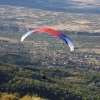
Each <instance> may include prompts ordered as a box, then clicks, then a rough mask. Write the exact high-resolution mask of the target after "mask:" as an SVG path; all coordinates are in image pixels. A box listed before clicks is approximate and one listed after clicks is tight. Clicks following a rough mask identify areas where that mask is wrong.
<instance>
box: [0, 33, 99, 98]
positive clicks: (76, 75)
mask: <svg viewBox="0 0 100 100" xmlns="http://www.w3.org/2000/svg"><path fill="white" fill-rule="evenodd" d="M22 34H23V33H14V32H13V33H12V32H10V33H8V32H0V36H1V37H0V91H1V92H8V93H17V94H19V95H20V96H23V95H25V94H27V93H30V94H38V95H39V96H40V97H43V98H48V99H50V100H100V94H99V92H100V63H99V60H100V53H99V51H98V52H96V51H95V49H99V48H100V47H99V43H100V40H99V38H100V37H99V36H93V35H91V36H88V35H86V34H85V35H77V34H75V33H73V34H71V32H69V33H68V36H70V37H71V38H72V39H73V40H74V43H75V51H74V52H72V53H71V52H70V51H69V48H68V46H67V45H66V44H64V45H63V43H62V42H61V41H60V40H57V39H56V38H55V37H52V36H49V35H46V34H43V33H42V34H32V35H31V36H30V37H28V38H26V40H25V41H24V42H23V43H20V37H21V35H22ZM11 37H13V38H11ZM85 49H87V51H85ZM81 50H83V51H81ZM44 72H46V74H47V78H46V80H43V79H42V78H41V75H42V74H43V73H44Z"/></svg>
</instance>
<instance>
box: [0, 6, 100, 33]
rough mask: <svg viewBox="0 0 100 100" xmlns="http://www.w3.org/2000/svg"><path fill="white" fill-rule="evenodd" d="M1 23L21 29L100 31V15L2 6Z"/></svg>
mask: <svg viewBox="0 0 100 100" xmlns="http://www.w3.org/2000/svg"><path fill="white" fill-rule="evenodd" d="M0 24H1V26H5V27H6V26H9V27H10V26H12V27H13V26H18V27H19V28H20V29H19V30H20V31H23V30H28V29H30V28H37V27H50V28H54V29H57V30H69V31H76V32H77V31H84V32H100V15H99V14H91V13H68V12H52V11H45V10H40V9H32V8H25V7H13V6H0Z"/></svg>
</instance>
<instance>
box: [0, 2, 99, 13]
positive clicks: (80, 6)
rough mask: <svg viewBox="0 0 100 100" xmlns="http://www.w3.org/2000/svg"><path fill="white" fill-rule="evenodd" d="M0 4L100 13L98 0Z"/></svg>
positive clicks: (4, 3)
mask: <svg viewBox="0 0 100 100" xmlns="http://www.w3.org/2000/svg"><path fill="white" fill-rule="evenodd" d="M0 5H10V6H21V7H30V8H37V9H43V10H49V11H60V12H72V13H80V12H81V13H97V14H100V7H99V5H100V1H99V0H84V1H83V0H63V1H62V0H9V1H7V0H0Z"/></svg>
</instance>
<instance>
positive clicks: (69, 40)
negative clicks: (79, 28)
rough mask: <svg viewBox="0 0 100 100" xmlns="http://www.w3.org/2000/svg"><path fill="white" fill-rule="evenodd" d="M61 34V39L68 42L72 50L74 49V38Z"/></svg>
mask: <svg viewBox="0 0 100 100" xmlns="http://www.w3.org/2000/svg"><path fill="white" fill-rule="evenodd" d="M59 35H60V39H61V40H63V41H64V42H66V43H67V44H68V46H69V47H70V50H71V51H74V44H73V42H72V40H71V39H70V38H69V37H67V36H66V35H65V34H59Z"/></svg>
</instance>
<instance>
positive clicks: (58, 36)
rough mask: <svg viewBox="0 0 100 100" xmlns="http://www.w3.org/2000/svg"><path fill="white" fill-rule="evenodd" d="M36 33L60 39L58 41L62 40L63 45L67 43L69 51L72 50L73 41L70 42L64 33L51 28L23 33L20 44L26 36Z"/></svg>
mask: <svg viewBox="0 0 100 100" xmlns="http://www.w3.org/2000/svg"><path fill="white" fill-rule="evenodd" d="M37 32H42V33H43V32H45V33H47V34H50V35H53V36H56V37H57V38H60V39H61V40H63V41H64V42H65V43H67V44H68V46H69V48H70V50H71V51H73V50H74V44H73V41H72V40H71V39H70V38H69V37H67V36H66V35H65V34H64V33H62V32H59V31H57V30H54V29H51V28H37V29H34V30H31V31H29V32H27V33H25V34H24V35H23V36H22V37H21V42H23V41H24V39H25V38H26V37H27V36H28V35H30V34H32V33H37Z"/></svg>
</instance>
